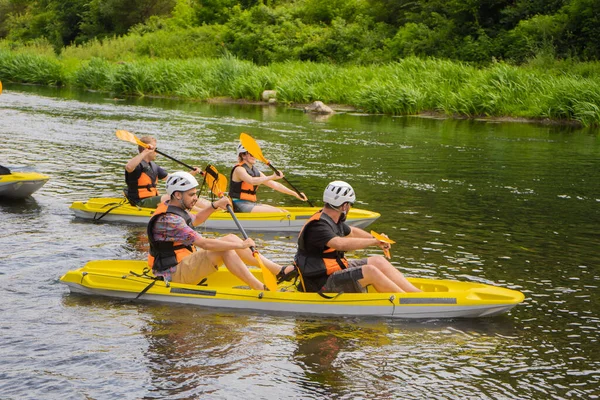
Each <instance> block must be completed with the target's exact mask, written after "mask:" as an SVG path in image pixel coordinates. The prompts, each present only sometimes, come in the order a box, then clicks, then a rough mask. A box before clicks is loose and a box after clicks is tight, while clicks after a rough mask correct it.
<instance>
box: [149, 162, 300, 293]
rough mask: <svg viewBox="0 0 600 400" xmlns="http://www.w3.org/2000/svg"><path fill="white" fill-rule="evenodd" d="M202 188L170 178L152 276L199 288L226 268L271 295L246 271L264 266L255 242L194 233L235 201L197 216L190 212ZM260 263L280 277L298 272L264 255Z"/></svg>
mask: <svg viewBox="0 0 600 400" xmlns="http://www.w3.org/2000/svg"><path fill="white" fill-rule="evenodd" d="M197 187H198V181H196V178H194V177H193V176H192V175H191V174H190V173H188V172H182V171H178V172H175V173H173V174H171V175H169V177H168V178H167V193H168V195H169V200H168V202H166V203H161V204H160V205H159V206H158V207H157V209H156V212H155V213H154V215H153V216H152V218H151V219H150V222H149V223H148V228H147V231H148V241H149V242H150V252H149V254H148V264H149V265H150V267H151V268H152V272H153V273H154V275H155V276H162V277H163V279H165V280H168V281H171V282H175V283H187V284H194V285H195V284H198V283H199V282H200V281H201V280H202V278H204V277H205V276H207V275H209V274H211V273H213V272H216V271H217V268H218V266H219V265H223V264H224V265H225V267H226V268H227V269H228V270H229V271H230V272H231V273H232V274H234V275H235V276H237V277H238V278H240V279H241V280H242V281H243V282H245V283H246V284H247V285H249V286H250V287H251V288H252V289H256V290H265V286H264V285H263V283H262V282H260V281H259V280H258V279H256V278H255V277H254V275H252V273H251V272H250V270H248V268H247V267H246V264H249V265H258V262H257V261H256V259H255V258H254V257H253V256H252V251H251V250H250V249H249V247H251V246H255V243H254V241H253V240H252V239H250V238H248V239H246V240H242V239H240V238H239V237H237V236H235V235H233V234H229V235H227V236H224V237H221V238H218V239H207V238H204V237H202V235H200V234H199V233H198V232H196V231H195V230H194V229H193V227H194V226H197V225H199V224H201V223H203V222H204V221H206V219H208V217H209V216H210V215H211V214H212V213H213V212H214V211H215V210H217V209H225V208H226V207H227V204H229V199H228V198H227V197H222V198H220V199H219V200H217V201H214V202H212V203H210V207H207V208H205V209H203V210H202V211H200V212H198V213H197V214H196V215H195V216H192V215H191V214H190V213H189V212H188V211H189V210H191V209H192V208H193V207H194V204H196V202H197V201H198V195H197V194H196V190H197V189H196V188H197ZM196 246H197V247H199V249H196ZM260 257H261V259H262V261H263V263H264V265H265V266H266V267H267V268H268V269H269V270H270V271H271V272H273V273H274V274H277V276H278V277H281V276H282V275H284V274H285V272H286V271H288V273H290V272H291V271H292V270H293V269H294V268H293V266H288V267H282V266H280V265H278V264H276V263H274V262H273V261H270V260H268V259H267V258H265V257H263V256H262V255H261V256H260Z"/></svg>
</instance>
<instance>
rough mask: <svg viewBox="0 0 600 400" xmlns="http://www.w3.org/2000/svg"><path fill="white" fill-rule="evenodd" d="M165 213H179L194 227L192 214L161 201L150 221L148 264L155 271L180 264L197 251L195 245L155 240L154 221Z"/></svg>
mask: <svg viewBox="0 0 600 400" xmlns="http://www.w3.org/2000/svg"><path fill="white" fill-rule="evenodd" d="M163 214H175V215H179V216H180V217H181V218H183V219H184V220H185V223H186V224H187V225H188V226H190V227H193V225H192V217H191V216H190V214H189V213H188V212H187V211H185V210H182V209H181V208H179V207H176V206H167V205H166V204H165V203H161V204H159V205H158V207H156V211H155V212H154V214H152V218H150V222H149V223H148V229H147V230H148V241H149V242H150V251H149V252H148V265H149V266H150V268H152V270H153V271H159V272H160V271H166V270H167V269H169V268H171V267H174V266H175V265H177V264H179V263H180V262H181V260H183V259H184V258H185V257H187V256H189V255H190V254H192V253H194V252H195V251H196V247H195V246H194V245H189V246H186V245H184V244H183V243H179V242H169V241H165V242H163V241H157V240H154V232H153V229H154V223H155V222H156V220H157V219H158V217H159V216H161V215H163Z"/></svg>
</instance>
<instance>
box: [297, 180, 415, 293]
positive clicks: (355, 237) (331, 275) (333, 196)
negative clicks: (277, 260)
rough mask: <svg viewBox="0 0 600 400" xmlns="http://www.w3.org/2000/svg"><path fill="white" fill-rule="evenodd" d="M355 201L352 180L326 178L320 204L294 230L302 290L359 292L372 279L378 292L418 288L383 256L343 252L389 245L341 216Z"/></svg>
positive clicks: (394, 291) (409, 290) (412, 290)
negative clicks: (347, 255)
mask: <svg viewBox="0 0 600 400" xmlns="http://www.w3.org/2000/svg"><path fill="white" fill-rule="evenodd" d="M355 201H356V196H355V194H354V190H353V189H352V186H350V185H349V184H348V183H346V182H343V181H334V182H331V183H330V184H329V185H327V187H326V188H325V191H324V193H323V202H324V203H325V205H324V207H323V209H322V210H321V211H319V212H318V213H316V214H315V215H313V216H312V217H311V218H310V219H309V220H308V221H307V222H306V224H305V225H304V227H303V228H302V231H300V235H299V236H298V251H297V253H296V257H295V259H294V261H295V263H296V265H297V267H298V268H299V269H300V272H301V275H302V282H303V284H304V286H305V288H304V289H305V290H306V291H307V292H330V293H339V292H345V293H361V292H364V291H365V288H366V286H367V285H373V287H374V288H375V290H377V291H378V292H380V293H400V292H420V291H421V290H419V289H418V288H416V287H415V286H413V285H412V284H411V283H410V282H409V281H408V280H407V279H406V278H405V277H404V275H403V274H402V273H401V272H400V271H398V270H397V269H396V268H395V267H394V266H393V265H392V264H390V262H389V261H388V260H386V259H385V258H384V257H383V256H371V257H368V258H363V259H360V260H356V259H351V260H347V259H346V258H345V257H344V252H346V251H352V250H360V249H364V248H366V247H370V246H379V247H380V248H382V249H387V248H389V246H390V245H389V244H388V243H385V242H381V241H379V240H377V239H375V238H374V237H373V236H371V235H370V234H369V233H367V232H365V231H364V230H362V229H360V228H357V227H355V226H352V227H351V226H349V225H348V224H346V223H345V222H344V221H345V220H346V214H347V213H348V212H349V211H350V207H351V206H352V205H353V204H354V202H355Z"/></svg>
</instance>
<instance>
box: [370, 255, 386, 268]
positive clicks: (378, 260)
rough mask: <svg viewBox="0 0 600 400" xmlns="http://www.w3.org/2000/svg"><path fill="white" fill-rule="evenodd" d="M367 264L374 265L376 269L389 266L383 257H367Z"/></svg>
mask: <svg viewBox="0 0 600 400" xmlns="http://www.w3.org/2000/svg"><path fill="white" fill-rule="evenodd" d="M369 264H372V265H375V266H376V267H379V268H381V267H386V266H388V265H390V263H389V261H388V260H387V259H386V258H385V257H384V256H371V257H369Z"/></svg>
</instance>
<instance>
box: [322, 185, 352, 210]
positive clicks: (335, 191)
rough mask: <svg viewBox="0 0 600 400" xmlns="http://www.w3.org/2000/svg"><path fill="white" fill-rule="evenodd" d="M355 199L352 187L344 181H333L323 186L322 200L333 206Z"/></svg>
mask: <svg viewBox="0 0 600 400" xmlns="http://www.w3.org/2000/svg"><path fill="white" fill-rule="evenodd" d="M355 201H356V195H355V194H354V189H352V186H350V185H349V184H348V183H346V182H344V181H333V182H331V183H330V184H329V185H327V187H326V188H325V191H324V192H323V202H324V203H327V204H329V205H331V206H334V207H339V206H341V205H342V204H344V203H352V204H354V202H355Z"/></svg>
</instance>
